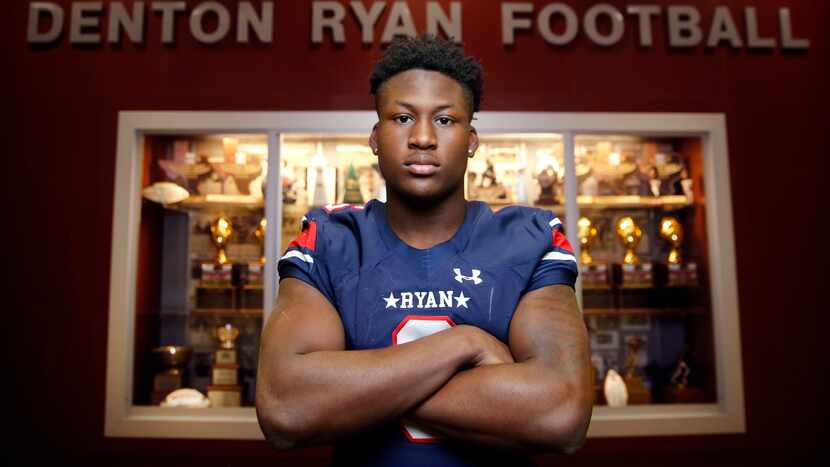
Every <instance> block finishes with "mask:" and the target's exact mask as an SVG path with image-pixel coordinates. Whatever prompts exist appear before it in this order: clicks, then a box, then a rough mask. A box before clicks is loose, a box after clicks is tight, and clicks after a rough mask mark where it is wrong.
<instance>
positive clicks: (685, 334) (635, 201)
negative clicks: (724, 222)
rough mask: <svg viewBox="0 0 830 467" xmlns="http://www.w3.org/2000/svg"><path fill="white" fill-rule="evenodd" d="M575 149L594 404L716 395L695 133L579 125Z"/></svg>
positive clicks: (711, 398)
mask: <svg viewBox="0 0 830 467" xmlns="http://www.w3.org/2000/svg"><path fill="white" fill-rule="evenodd" d="M574 153H575V162H576V168H577V169H576V176H577V186H578V207H579V216H580V218H579V221H578V231H577V232H576V234H575V235H572V237H575V238H574V240H578V242H579V245H580V247H581V253H580V263H581V265H580V270H581V273H582V278H581V285H582V305H583V312H584V316H585V320H586V323H587V325H588V328H589V333H590V335H591V344H592V363H593V365H594V367H595V369H596V372H595V374H596V381H595V383H596V402H597V404H608V405H611V406H619V405H626V404H670V403H713V402H715V401H716V400H717V391H716V388H717V381H716V376H715V366H714V355H713V354H714V345H713V329H712V320H711V306H710V302H709V296H710V293H711V291H710V288H709V285H708V280H709V278H708V275H707V271H708V264H707V257H708V251H707V236H706V220H705V218H706V217H705V209H706V204H705V197H704V194H703V192H702V187H703V186H704V183H703V182H704V180H703V170H702V169H703V166H702V162H703V160H702V141H701V139H700V138H695V137H691V138H649V137H642V136H627V135H579V134H578V135H576V136H575V151H574ZM609 371H613V372H616V374H618V375H620V376H621V378H616V377H615V376H613V375H612V376H611V377H610V378H609ZM619 395H627V400H626V398H625V397H619Z"/></svg>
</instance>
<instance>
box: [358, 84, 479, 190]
mask: <svg viewBox="0 0 830 467" xmlns="http://www.w3.org/2000/svg"><path fill="white" fill-rule="evenodd" d="M377 99H378V101H377V107H378V123H377V124H376V125H375V127H374V128H373V129H372V135H371V136H370V137H369V145H370V146H371V147H372V149H373V150H374V151H375V153H376V154H377V155H378V162H379V166H380V171H381V173H382V174H383V177H384V178H385V179H386V187H387V190H389V191H390V192H392V193H394V194H397V195H399V196H401V197H402V198H406V199H409V200H413V201H415V200H417V201H420V202H427V203H429V202H435V201H440V200H442V199H445V198H446V197H448V196H450V195H452V194H453V193H456V192H457V191H459V190H461V191H462V192H463V189H464V172H465V171H466V169H467V158H468V157H469V156H472V154H474V153H475V151H476V148H477V147H478V136H477V134H476V131H475V129H474V128H473V127H472V126H471V125H470V120H471V115H470V110H469V106H468V103H467V100H466V99H465V98H464V89H463V88H462V86H461V84H459V83H458V82H457V81H455V80H454V79H452V78H450V77H448V76H446V75H444V74H442V73H439V72H437V71H427V70H420V69H415V70H408V71H405V72H402V73H399V74H397V75H395V76H393V77H392V78H390V79H389V80H387V81H386V82H385V83H383V85H382V86H381V88H380V91H379V93H378V96H377ZM392 193H390V194H392Z"/></svg>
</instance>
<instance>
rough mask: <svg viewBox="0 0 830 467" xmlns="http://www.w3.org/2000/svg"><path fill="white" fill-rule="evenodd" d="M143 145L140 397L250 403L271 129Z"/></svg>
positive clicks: (148, 139) (150, 138)
mask: <svg viewBox="0 0 830 467" xmlns="http://www.w3.org/2000/svg"><path fill="white" fill-rule="evenodd" d="M143 149H144V151H143V153H144V157H143V183H142V204H141V226H140V233H139V237H140V238H139V252H138V268H137V271H136V272H137V295H136V333H135V349H134V350H135V352H134V356H135V357H134V358H135V372H134V387H133V403H134V404H136V405H159V404H161V405H164V406H176V405H186V406H198V407H203V406H207V405H210V406H212V407H226V406H231V407H233V406H240V405H241V406H252V405H253V404H254V381H255V379H256V368H257V356H258V351H259V335H260V331H261V328H262V301H263V298H262V296H263V294H262V291H263V287H262V282H263V274H262V273H263V266H264V261H265V258H264V256H263V248H262V243H263V240H264V218H263V215H264V212H263V194H264V186H265V177H266V174H267V162H268V148H267V138H266V135H228V134H225V135H213V134H210V135H146V136H145V137H144V148H143ZM194 391H198V393H197V392H194Z"/></svg>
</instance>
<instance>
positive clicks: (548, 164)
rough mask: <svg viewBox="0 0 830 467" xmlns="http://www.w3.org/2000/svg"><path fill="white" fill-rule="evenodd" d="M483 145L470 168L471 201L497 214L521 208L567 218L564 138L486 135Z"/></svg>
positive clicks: (548, 135) (472, 160)
mask: <svg viewBox="0 0 830 467" xmlns="http://www.w3.org/2000/svg"><path fill="white" fill-rule="evenodd" d="M480 141H481V143H480V145H479V148H478V151H476V154H475V157H473V158H472V159H470V161H469V163H468V165H467V183H466V187H467V199H470V200H478V201H484V202H486V203H488V204H490V206H491V207H492V208H493V209H495V210H498V209H499V208H501V207H503V206H506V205H510V204H521V205H526V206H538V207H541V208H545V209H550V210H553V211H555V212H556V213H557V214H559V215H560V217H561V216H563V215H564V204H565V163H564V157H563V146H562V136H561V135H555V134H482V135H480ZM563 222H564V218H563Z"/></svg>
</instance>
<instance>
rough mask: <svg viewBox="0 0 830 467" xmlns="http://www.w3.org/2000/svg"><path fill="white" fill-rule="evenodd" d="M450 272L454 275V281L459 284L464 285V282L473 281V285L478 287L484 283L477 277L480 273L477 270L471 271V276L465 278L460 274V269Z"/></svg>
mask: <svg viewBox="0 0 830 467" xmlns="http://www.w3.org/2000/svg"><path fill="white" fill-rule="evenodd" d="M452 271H453V272H454V273H455V280H457V281H458V282H459V283H462V284H463V283H464V281H473V284H475V285H478V284H481V283H482V282H484V281H483V280H482V279H481V278H480V277H479V276H480V275H481V271H480V270H478V269H473V275H472V276H465V275H464V274H461V268H453V269H452Z"/></svg>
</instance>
